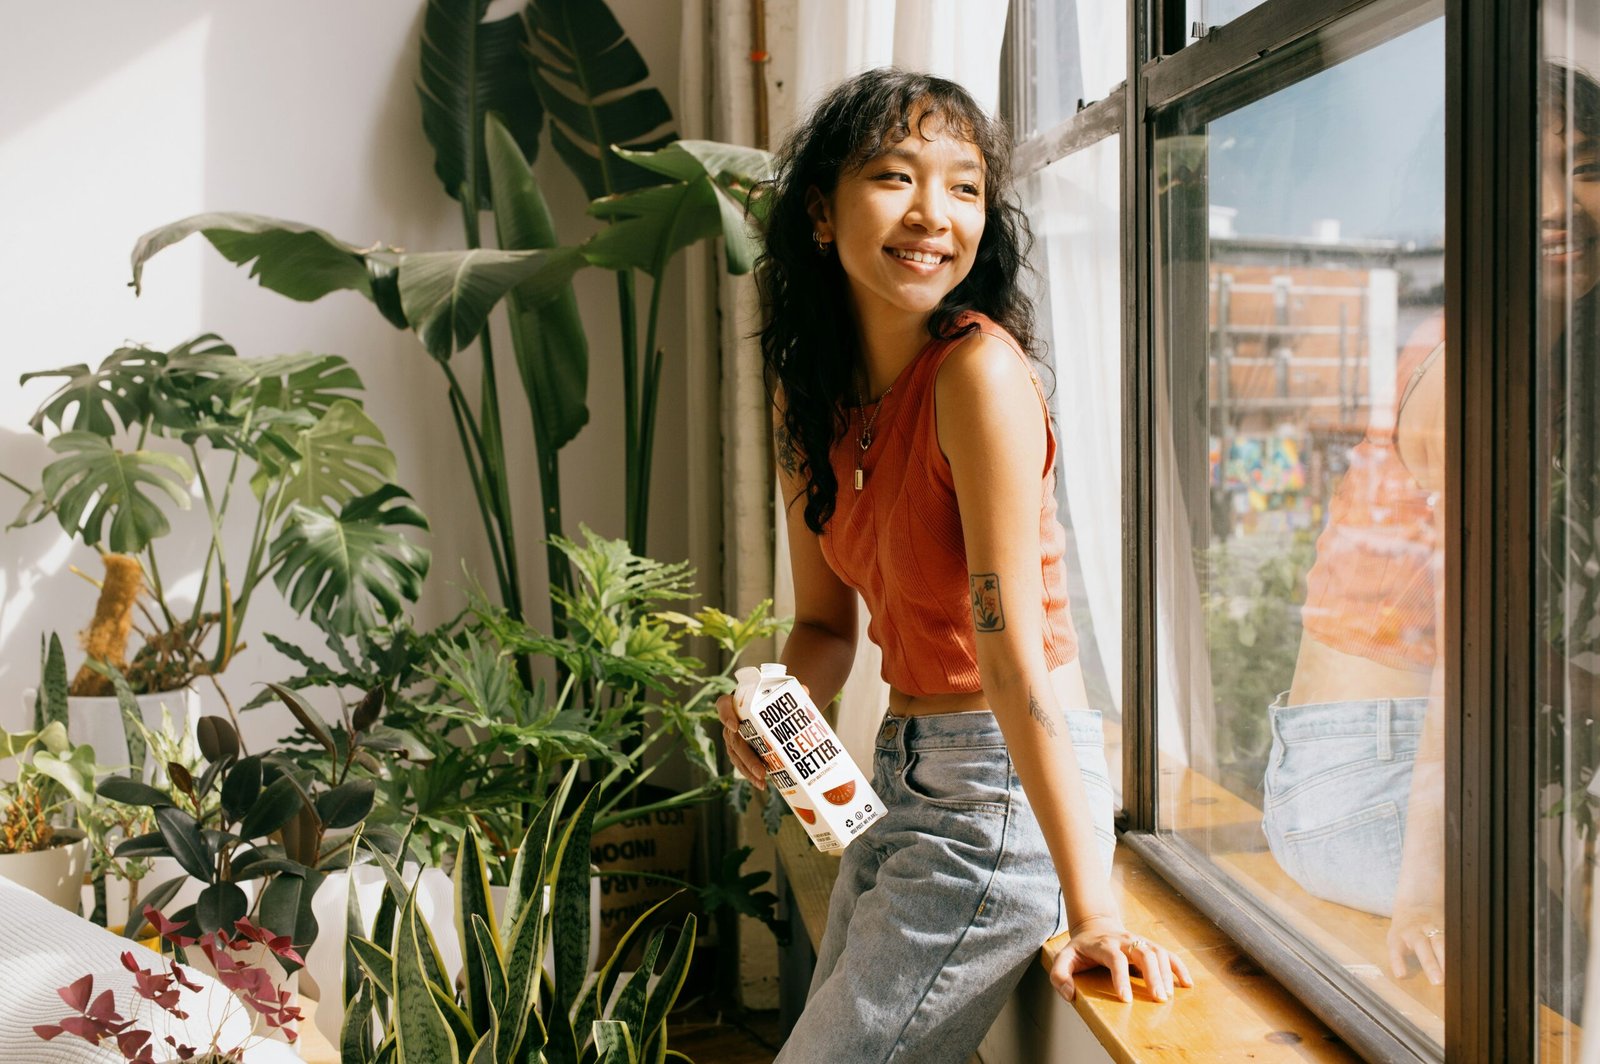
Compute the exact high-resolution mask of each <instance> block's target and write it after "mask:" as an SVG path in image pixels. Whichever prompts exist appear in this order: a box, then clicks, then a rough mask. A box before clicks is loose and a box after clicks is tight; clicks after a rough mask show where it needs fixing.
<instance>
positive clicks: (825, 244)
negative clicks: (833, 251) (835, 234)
mask: <svg viewBox="0 0 1600 1064" xmlns="http://www.w3.org/2000/svg"><path fill="white" fill-rule="evenodd" d="M811 242H812V243H813V244H815V245H817V254H818V255H826V254H827V253H828V248H829V247H830V246H831V243H830V242H829V241H827V240H824V239H822V234H821V233H812V234H811Z"/></svg>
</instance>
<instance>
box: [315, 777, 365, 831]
mask: <svg viewBox="0 0 1600 1064" xmlns="http://www.w3.org/2000/svg"><path fill="white" fill-rule="evenodd" d="M377 792H378V787H377V784H376V783H374V782H373V781H372V780H346V781H345V782H344V783H341V784H339V786H337V787H334V788H332V789H331V790H328V791H324V792H323V793H322V794H319V795H317V798H316V805H317V815H318V816H319V817H321V818H322V823H323V825H324V826H325V827H329V828H353V827H355V826H356V825H357V824H359V823H361V822H362V821H363V820H365V819H366V818H367V814H368V813H370V812H372V803H373V801H374V799H375V798H376V797H377Z"/></svg>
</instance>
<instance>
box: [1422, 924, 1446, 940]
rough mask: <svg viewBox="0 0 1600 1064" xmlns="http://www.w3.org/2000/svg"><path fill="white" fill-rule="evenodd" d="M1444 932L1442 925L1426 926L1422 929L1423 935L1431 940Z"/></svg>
mask: <svg viewBox="0 0 1600 1064" xmlns="http://www.w3.org/2000/svg"><path fill="white" fill-rule="evenodd" d="M1442 934H1444V929H1443V928H1440V927H1424V928H1423V929H1422V937H1423V938H1425V939H1427V940H1428V941H1430V942H1431V941H1433V940H1434V939H1436V938H1438V937H1439V936H1440V935H1442Z"/></svg>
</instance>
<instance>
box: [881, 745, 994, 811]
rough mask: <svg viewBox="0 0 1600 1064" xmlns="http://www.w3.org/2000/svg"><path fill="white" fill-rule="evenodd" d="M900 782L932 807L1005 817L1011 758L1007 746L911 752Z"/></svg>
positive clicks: (930, 749)
mask: <svg viewBox="0 0 1600 1064" xmlns="http://www.w3.org/2000/svg"><path fill="white" fill-rule="evenodd" d="M900 782H901V783H902V784H904V786H905V789H906V790H907V791H909V792H910V793H911V794H913V795H915V796H916V797H917V798H920V799H921V800H922V801H924V802H928V803H929V804H932V805H938V806H944V807H945V808H949V809H970V810H975V811H983V812H997V813H1004V812H1005V810H1006V804H1007V802H1008V801H1009V798H1010V794H1011V758H1010V757H1008V756H1007V755H1006V748H1005V747H1004V746H951V747H943V746H936V747H926V748H918V749H914V750H912V751H911V754H910V757H909V758H908V760H907V761H906V767H905V768H904V769H902V770H901V772H900Z"/></svg>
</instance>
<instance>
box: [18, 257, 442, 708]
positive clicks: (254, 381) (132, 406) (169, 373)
mask: <svg viewBox="0 0 1600 1064" xmlns="http://www.w3.org/2000/svg"><path fill="white" fill-rule="evenodd" d="M257 236H259V237H260V238H261V239H263V240H267V241H268V242H271V243H272V244H273V246H274V247H277V248H279V249H280V250H283V251H284V253H285V254H288V255H290V256H291V257H295V258H296V261H297V262H298V263H299V264H300V265H301V268H296V269H290V268H287V267H285V268H283V270H282V272H281V275H279V276H281V278H283V279H284V280H283V283H285V284H286V285H288V286H290V287H292V286H294V285H304V284H313V285H315V284H316V283H319V281H318V279H319V278H322V279H326V278H336V279H338V281H339V283H354V282H355V281H356V280H357V278H356V276H355V273H357V272H358V273H359V280H360V282H361V283H364V284H368V291H369V293H370V291H371V285H370V283H369V282H368V275H367V273H366V267H365V266H364V265H362V264H360V263H346V264H345V265H346V266H348V267H350V268H348V269H341V268H335V264H334V262H333V261H332V259H331V258H329V259H327V260H326V261H324V262H319V260H318V259H317V258H316V256H315V255H314V254H311V253H309V251H308V250H307V249H309V248H311V247H313V246H316V247H323V248H326V247H327V245H326V243H325V242H323V241H322V238H320V237H316V236H314V235H311V234H308V233H306V232H290V231H287V230H283V229H275V230H266V229H263V230H261V231H260V233H258V234H257ZM253 239H255V238H254V237H250V236H241V235H239V233H237V232H235V234H234V240H235V242H234V243H231V244H229V243H227V240H226V239H224V241H223V243H224V244H226V246H228V247H229V248H230V251H231V252H232V253H235V254H245V253H247V251H248V250H249V249H253V248H255V247H256V246H258V245H257V244H255V243H252V240H253ZM241 248H243V249H245V250H241ZM274 269H275V270H276V269H277V267H274ZM36 378H38V379H59V380H60V381H61V383H60V385H59V387H57V388H56V390H55V391H54V392H53V393H51V394H50V395H49V396H48V397H46V399H45V400H44V402H43V403H42V404H41V405H40V407H39V409H38V411H37V412H36V413H35V414H34V416H33V419H32V420H31V421H30V422H29V424H30V426H31V427H32V428H33V429H34V431H35V432H38V433H39V434H40V435H41V436H44V435H47V434H48V435H49V442H48V445H47V446H48V448H49V450H50V452H51V453H52V454H53V455H54V456H55V457H54V458H53V460H51V461H50V462H49V463H48V464H47V465H46V466H45V467H44V469H43V472H42V473H41V481H42V483H41V485H40V486H39V487H38V488H36V489H30V488H29V487H27V486H26V485H23V484H22V483H20V482H19V481H17V480H16V479H14V478H12V477H4V479H5V480H6V481H7V482H9V483H11V484H12V485H13V486H15V487H18V488H20V489H22V490H23V491H25V492H27V500H26V502H25V503H24V505H23V507H22V510H21V512H20V513H19V514H18V516H17V518H16V520H15V521H13V523H12V525H11V527H13V528H15V527H18V526H20V525H26V524H30V523H33V522H36V521H41V520H44V519H46V518H50V517H53V518H54V519H55V520H56V521H58V522H59V523H60V525H61V527H62V529H64V530H65V531H66V532H67V533H68V534H69V535H71V536H73V537H74V538H76V539H78V540H79V541H81V542H82V543H84V544H85V545H87V546H89V547H93V548H98V549H101V550H108V551H111V552H114V553H118V554H129V555H135V556H138V557H139V558H140V559H141V561H142V562H143V566H144V569H145V573H146V581H145V583H146V586H147V587H148V588H149V589H150V593H151V596H152V597H153V599H154V603H155V609H156V614H155V615H154V616H151V617H149V618H148V620H149V621H150V622H151V627H152V631H150V632H148V633H147V634H146V643H147V645H153V644H155V643H157V642H159V643H160V644H161V645H162V646H165V647H168V649H170V648H171V646H173V645H176V646H181V647H183V648H184V653H182V654H180V655H177V656H176V660H179V661H180V662H181V663H182V668H181V673H182V674H181V675H175V676H166V677H165V678H164V682H163V684H162V685H161V686H160V687H157V688H152V689H160V690H164V689H170V688H173V687H181V686H183V685H184V684H185V683H187V682H188V680H190V679H192V678H193V677H194V676H198V675H214V674H216V673H220V672H222V671H223V670H224V669H225V668H227V666H228V663H229V661H230V660H231V659H232V657H233V656H234V654H235V653H236V652H237V651H238V650H239V648H240V647H241V646H242V644H243V635H244V632H245V623H246V619H247V616H248V614H249V612H250V606H251V604H252V603H253V601H254V600H255V596H256V593H257V591H258V589H259V588H260V586H261V584H262V583H263V582H264V581H266V580H267V579H268V578H269V577H270V578H271V579H272V581H273V582H274V583H275V584H276V585H277V587H278V589H279V591H280V592H281V593H282V594H283V595H284V596H285V597H286V598H287V600H288V602H289V605H290V606H291V607H292V608H293V609H294V610H295V612H296V613H307V612H309V613H310V615H311V616H312V617H313V618H314V619H315V620H316V621H317V623H318V624H319V625H321V626H322V627H324V628H330V629H333V630H337V631H341V632H353V631H358V630H361V629H364V628H366V627H369V626H371V625H374V624H378V623H381V622H383V621H385V620H392V619H394V618H395V617H397V616H398V615H399V614H400V613H401V612H402V610H403V609H404V606H405V604H406V603H408V602H414V601H416V598H417V596H418V594H419V593H420V591H421V588H422V581H423V578H424V577H425V576H426V575H427V572H428V563H429V554H428V551H427V549H426V548H425V547H423V546H421V545H420V544H418V543H416V542H414V541H413V540H412V538H411V536H410V535H408V532H409V531H411V530H426V529H427V527H428V525H427V519H426V518H425V517H424V516H423V514H422V512H421V511H420V510H418V509H417V507H416V506H415V505H414V504H413V503H412V502H411V500H410V497H409V496H408V495H407V494H406V492H405V491H404V490H403V489H401V488H399V487H397V486H395V484H394V483H393V481H394V479H395V476H396V468H395V457H394V454H393V452H392V451H390V449H389V447H388V445H387V443H386V442H385V440H384V435H383V432H382V430H381V429H379V427H378V426H377V424H376V423H374V422H373V420H372V419H371V418H370V417H369V416H368V415H367V414H366V412H365V410H363V408H362V406H361V403H360V393H361V390H362V383H361V379H360V377H359V376H358V375H357V374H356V372H355V370H354V369H352V368H351V367H350V365H349V364H348V363H347V362H346V361H345V360H344V359H343V358H340V357H338V356H336V355H320V354H290V355H273V356H267V357H259V358H242V357H240V356H239V355H238V353H237V352H236V351H235V350H234V349H233V348H232V347H231V346H229V345H228V344H227V343H225V342H224V341H223V340H222V339H221V338H219V337H217V336H216V335H214V334H210V333H208V334H205V335H202V336H198V337H196V338H194V339H193V340H190V341H188V342H186V343H183V344H180V345H178V346H177V347H175V348H173V349H172V350H170V351H158V350H155V349H152V348H148V347H124V348H120V349H118V350H117V351H115V352H113V353H112V354H111V355H109V356H108V357H107V358H105V359H104V360H103V361H102V362H101V363H100V365H99V366H98V367H97V368H94V369H91V368H90V367H89V366H88V365H86V364H78V365H72V366H66V367H63V368H61V369H55V370H43V371H36V372H32V373H26V374H24V375H23V376H22V382H23V383H27V382H28V381H30V380H34V379H36ZM196 494H198V497H199V501H200V504H201V506H200V509H201V510H203V513H204V516H203V518H200V520H203V521H204V527H206V528H207V529H208V531H209V533H210V536H209V546H208V548H207V551H206V554H205V556H204V559H203V561H202V563H201V567H200V582H199V587H198V590H197V592H196V594H195V600H194V604H193V606H192V607H191V608H189V609H188V610H181V609H179V608H178V607H177V606H175V605H174V604H173V603H172V602H170V601H169V599H168V597H167V591H166V585H165V583H164V581H163V574H162V569H161V565H160V563H159V560H158V552H157V550H156V546H157V543H158V542H159V541H160V540H161V539H162V538H163V537H165V536H167V535H168V534H169V533H170V532H171V531H172V528H173V524H172V520H171V516H172V515H173V514H175V513H177V512H182V511H193V510H194V509H195V508H194V506H193V502H194V497H195V495H196ZM241 511H244V512H247V513H248V514H249V517H248V520H249V522H250V526H251V531H250V535H249V539H248V540H247V541H246V542H245V544H244V545H243V547H242V549H241V548H240V547H239V546H235V547H234V548H233V550H232V551H230V550H229V549H228V543H227V541H225V540H224V537H223V519H224V516H225V515H233V516H232V519H233V520H238V514H239V513H240V512H241ZM212 633H214V645H213V646H206V645H204V644H206V643H208V642H210V641H211V640H212ZM167 656H169V657H171V655H167Z"/></svg>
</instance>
